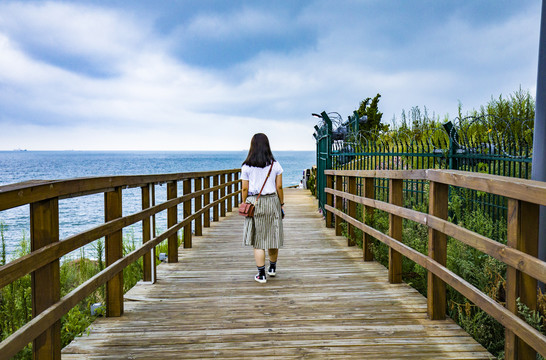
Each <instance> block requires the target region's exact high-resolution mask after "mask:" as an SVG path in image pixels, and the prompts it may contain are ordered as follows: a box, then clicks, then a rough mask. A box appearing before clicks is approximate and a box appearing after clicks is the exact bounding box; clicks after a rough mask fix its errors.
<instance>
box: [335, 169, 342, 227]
mask: <svg viewBox="0 0 546 360" xmlns="http://www.w3.org/2000/svg"><path fill="white" fill-rule="evenodd" d="M336 190H338V191H343V176H339V175H338V176H336ZM336 209H337V210H340V211H342V210H343V198H342V197H341V196H336ZM341 222H342V221H341V217H339V216H337V215H336V217H335V225H336V236H341Z"/></svg>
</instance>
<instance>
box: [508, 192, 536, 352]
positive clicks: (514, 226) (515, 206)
mask: <svg viewBox="0 0 546 360" xmlns="http://www.w3.org/2000/svg"><path fill="white" fill-rule="evenodd" d="M538 219H539V206H538V205H535V204H530V203H528V202H523V201H519V200H514V199H508V224H507V225H508V233H507V245H508V246H510V247H513V248H516V249H518V250H521V251H523V252H524V253H526V254H529V255H531V256H538V222H539V220H538ZM518 298H519V299H520V302H521V303H522V304H525V305H526V306H527V307H528V308H529V309H531V310H536V309H537V281H536V280H535V279H534V278H532V277H530V276H529V275H527V274H525V273H522V272H520V271H518V270H517V269H516V268H514V267H512V266H508V267H507V268H506V308H507V309H508V310H509V311H511V312H512V313H514V314H516V315H517V314H518V307H517V301H516V299H518ZM504 352H505V357H506V359H507V360H508V359H534V358H535V357H536V351H535V350H534V349H533V348H532V347H531V346H529V345H528V344H526V343H525V342H524V341H522V340H521V339H518V337H517V336H516V334H515V333H514V332H513V331H511V330H510V329H506V330H505V350H504Z"/></svg>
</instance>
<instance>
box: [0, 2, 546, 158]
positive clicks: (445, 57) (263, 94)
mask: <svg viewBox="0 0 546 360" xmlns="http://www.w3.org/2000/svg"><path fill="white" fill-rule="evenodd" d="M323 5H324V4H323ZM324 6H325V5H324ZM317 9H318V10H317ZM321 11H322V12H323V13H321ZM327 11H331V12H332V14H331V15H332V18H335V19H341V18H342V15H343V14H341V13H336V11H337V10H336V9H334V8H332V7H331V5H328V6H327V7H325V8H324V7H318V8H314V7H313V6H310V7H308V8H306V9H305V10H304V13H303V14H298V15H294V17H288V16H287V17H281V16H279V14H275V13H273V12H267V11H266V10H257V9H253V8H251V7H246V8H244V9H243V10H241V11H239V12H234V11H231V12H228V13H227V14H221V13H218V14H213V15H211V14H204V15H203V14H198V15H196V16H194V17H190V20H189V21H188V23H185V24H181V25H180V29H183V30H180V31H184V32H186V33H185V35H184V36H196V37H198V38H206V37H209V38H221V39H224V41H229V39H230V37H232V36H243V35H244V34H245V33H249V32H252V33H254V34H262V35H263V34H265V35H267V34H273V33H275V34H289V33H292V32H294V31H295V29H298V28H300V27H306V26H307V27H310V26H316V27H320V29H318V30H319V31H317V33H318V34H319V35H318V37H317V38H316V39H315V42H314V43H313V44H312V46H305V47H302V48H297V49H293V50H290V51H277V50H270V49H268V50H264V51H261V52H259V53H255V54H254V55H253V56H251V57H250V59H248V60H246V61H240V62H238V63H237V64H235V65H234V66H231V67H229V68H220V69H218V68H217V69H207V68H205V67H195V66H190V65H188V64H186V63H184V62H183V61H182V60H180V59H179V58H176V57H175V56H174V55H173V54H172V51H171V50H172V49H171V48H170V46H172V44H173V43H175V42H176V40H177V36H181V35H180V31H178V32H177V31H175V32H173V33H171V34H169V35H167V36H166V35H162V34H161V33H159V32H157V30H154V28H153V25H152V20H153V19H147V18H144V19H142V18H137V17H136V15H130V14H129V16H128V15H127V12H122V11H121V10H114V9H104V8H99V7H96V6H86V5H73V4H69V3H55V2H48V3H45V4H41V3H28V4H27V3H22V2H11V3H4V4H2V5H0V53H1V54H2V56H0V87H1V88H2V92H0V107H3V108H4V109H7V110H8V111H6V112H4V113H2V112H0V126H2V130H3V131H2V135H1V136H2V139H1V141H0V143H1V145H0V147H1V148H4V149H11V148H29V149H65V148H74V149H149V150H151V149H157V150H162V149H165V150H198V149H223V150H241V149H242V148H243V147H246V144H247V142H248V141H249V139H250V137H251V136H252V134H254V133H256V132H266V133H268V135H269V136H270V138H271V140H272V143H275V144H277V145H278V146H281V147H280V148H282V149H307V150H313V149H314V144H313V139H312V137H311V134H312V132H313V129H312V125H313V124H314V123H315V121H314V120H313V119H312V118H311V117H310V113H311V112H320V111H322V110H326V111H338V112H340V113H341V114H343V115H345V116H346V115H349V114H351V113H352V111H353V110H354V109H355V108H356V107H357V106H358V104H359V102H360V101H361V100H363V99H364V98H365V97H368V96H370V97H373V96H374V95H375V94H376V93H378V92H379V93H381V94H382V99H381V102H380V110H381V111H383V112H384V114H385V115H384V119H385V120H386V121H390V119H391V118H392V115H393V114H397V115H398V114H400V112H401V110H402V109H409V108H410V107H412V106H414V105H421V106H422V105H426V106H427V107H428V108H429V109H430V110H431V111H436V112H437V113H440V114H442V115H443V114H445V113H447V112H450V113H451V114H454V112H455V110H456V107H457V101H458V100H461V101H462V102H463V104H464V106H465V108H467V109H470V108H472V107H477V106H479V105H480V104H483V103H484V102H486V101H487V100H488V99H489V97H490V96H491V95H496V94H499V93H503V94H507V93H508V92H512V91H514V90H515V89H517V87H518V86H519V85H520V84H522V86H523V87H524V89H525V88H531V90H532V91H534V88H533V86H534V81H535V79H536V78H535V76H536V75H534V74H535V73H536V51H537V47H538V36H537V35H538V30H537V29H535V28H536V27H537V24H538V15H537V14H535V13H533V9H530V10H527V11H526V12H523V13H519V14H516V15H514V16H513V17H512V18H508V19H507V20H506V21H503V22H498V23H494V22H493V23H492V25H491V24H490V25H487V26H486V25H483V26H481V27H477V26H475V25H472V24H470V23H468V22H467V21H465V19H464V18H462V17H452V18H451V19H450V21H448V22H446V23H445V24H443V26H442V27H441V28H433V29H432V30H434V32H431V33H429V35H428V36H427V38H426V39H419V38H418V37H416V36H414V37H412V36H408V41H407V43H405V44H402V46H398V47H397V48H392V44H379V43H378V42H368V41H363V39H364V38H365V39H373V38H374V34H373V33H368V31H371V30H373V20H374V19H369V20H368V23H366V26H363V27H358V26H357V25H358V24H351V23H347V24H341V23H334V22H332V23H327V24H321V23H316V24H314V23H313V22H312V21H311V20H312V19H321V18H324V16H326V15H327V14H326V13H324V12H327ZM344 11H345V10H344ZM410 30H411V29H409V30H408V31H410ZM379 31H384V32H385V31H388V29H380V30H379ZM188 34H189V35H188ZM40 35H43V36H40ZM392 36H395V34H394V35H392ZM56 50H58V51H59V52H60V54H61V59H60V60H59V59H53V60H51V59H48V56H47V55H48V54H50V53H51V52H52V51H56ZM63 54H66V56H67V57H70V56H76V57H78V58H77V59H76V60H74V62H75V65H74V64H72V65H73V66H65V65H66V64H64V63H63V61H64V58H63ZM78 61H84V62H85V61H87V62H88V63H87V64H86V66H91V67H93V66H96V67H98V68H100V69H103V70H104V69H112V71H111V72H109V73H108V74H107V76H95V74H93V72H92V71H86V69H84V68H79V67H78ZM29 112H30V113H31V115H29V114H28V113H29ZM37 116H39V121H37V120H36V117H37ZM38 124H42V125H38ZM21 134H25V135H24V136H22V135H21ZM241 144H245V145H244V146H243V147H241Z"/></svg>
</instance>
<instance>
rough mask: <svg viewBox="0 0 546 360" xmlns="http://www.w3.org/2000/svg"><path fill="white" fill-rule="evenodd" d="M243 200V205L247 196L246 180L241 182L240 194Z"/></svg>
mask: <svg viewBox="0 0 546 360" xmlns="http://www.w3.org/2000/svg"><path fill="white" fill-rule="evenodd" d="M241 196H242V198H243V204H244V203H245V202H246V197H247V196H248V180H243V192H242V194H241Z"/></svg>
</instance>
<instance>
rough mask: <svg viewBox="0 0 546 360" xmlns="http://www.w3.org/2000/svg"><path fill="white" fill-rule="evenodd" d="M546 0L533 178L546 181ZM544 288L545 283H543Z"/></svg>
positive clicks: (543, 231)
mask: <svg viewBox="0 0 546 360" xmlns="http://www.w3.org/2000/svg"><path fill="white" fill-rule="evenodd" d="M545 97H546V0H542V16H541V20H540V40H539V45H538V73H537V95H536V110H535V129H534V135H533V136H534V139H533V163H532V171H531V179H533V180H538V181H546V146H545V145H544V139H546V100H545ZM539 224H540V225H539V232H538V233H539V240H538V256H539V258H540V259H541V260H543V261H546V207H544V206H541V207H540V218H539ZM542 288H543V289H544V284H542Z"/></svg>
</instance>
